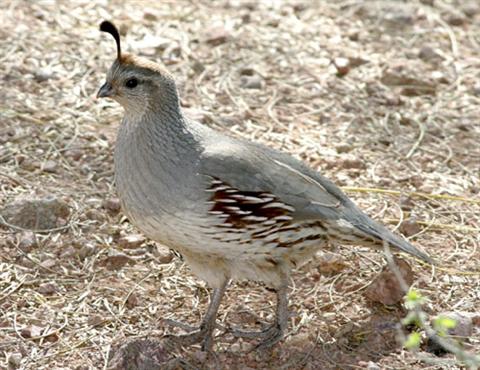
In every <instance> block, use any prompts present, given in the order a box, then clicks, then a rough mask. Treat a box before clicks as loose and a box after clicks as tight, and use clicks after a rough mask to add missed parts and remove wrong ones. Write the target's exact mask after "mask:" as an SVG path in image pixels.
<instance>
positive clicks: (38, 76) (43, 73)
mask: <svg viewBox="0 0 480 370" xmlns="http://www.w3.org/2000/svg"><path fill="white" fill-rule="evenodd" d="M52 77H54V74H53V71H52V70H51V69H49V68H39V69H37V70H36V71H35V72H34V73H33V78H35V81H37V82H44V81H47V80H49V79H51V78H52Z"/></svg>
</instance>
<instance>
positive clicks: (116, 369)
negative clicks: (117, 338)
mask: <svg viewBox="0 0 480 370" xmlns="http://www.w3.org/2000/svg"><path fill="white" fill-rule="evenodd" d="M170 359H171V355H169V351H168V350H166V349H165V348H164V346H163V343H162V342H160V341H154V340H151V339H133V340H129V341H127V343H122V344H118V345H115V346H113V348H112V349H111V351H110V353H109V358H108V365H107V368H106V370H127V369H144V370H148V369H151V370H153V369H177V368H182V367H183V366H181V364H178V363H177V364H175V363H172V364H171V363H169V362H170V361H169V360H170ZM172 361H174V362H175V360H172Z"/></svg>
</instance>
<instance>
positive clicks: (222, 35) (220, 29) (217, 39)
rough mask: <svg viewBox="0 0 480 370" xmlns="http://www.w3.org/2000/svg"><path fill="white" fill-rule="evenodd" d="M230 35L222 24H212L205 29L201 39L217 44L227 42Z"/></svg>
mask: <svg viewBox="0 0 480 370" xmlns="http://www.w3.org/2000/svg"><path fill="white" fill-rule="evenodd" d="M230 37H231V35H230V32H228V31H227V29H226V28H225V27H224V26H214V27H210V28H208V29H207V30H206V31H205V33H204V37H203V39H204V41H205V42H206V43H207V44H210V45H213V46H217V45H221V44H224V43H225V42H227V41H228V39H229V38H230Z"/></svg>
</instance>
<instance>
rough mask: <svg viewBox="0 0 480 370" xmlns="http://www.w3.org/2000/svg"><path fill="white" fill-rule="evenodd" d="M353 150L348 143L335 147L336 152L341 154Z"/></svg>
mask: <svg viewBox="0 0 480 370" xmlns="http://www.w3.org/2000/svg"><path fill="white" fill-rule="evenodd" d="M352 149H353V145H351V144H348V143H340V144H338V145H336V146H335V150H336V151H337V153H339V154H341V153H348V152H350V151H352Z"/></svg>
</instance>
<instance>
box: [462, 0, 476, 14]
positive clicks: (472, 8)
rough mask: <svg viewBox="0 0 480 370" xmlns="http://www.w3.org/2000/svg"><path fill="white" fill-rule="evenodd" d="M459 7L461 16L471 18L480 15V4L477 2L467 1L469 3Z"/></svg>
mask: <svg viewBox="0 0 480 370" xmlns="http://www.w3.org/2000/svg"><path fill="white" fill-rule="evenodd" d="M462 3H463V4H462V5H461V8H462V11H463V14H465V15H466V16H467V17H469V18H473V17H474V16H475V15H477V14H478V13H480V4H478V1H469V2H462Z"/></svg>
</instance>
